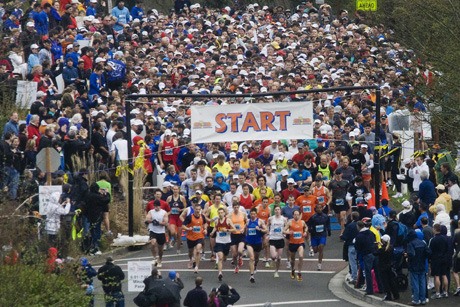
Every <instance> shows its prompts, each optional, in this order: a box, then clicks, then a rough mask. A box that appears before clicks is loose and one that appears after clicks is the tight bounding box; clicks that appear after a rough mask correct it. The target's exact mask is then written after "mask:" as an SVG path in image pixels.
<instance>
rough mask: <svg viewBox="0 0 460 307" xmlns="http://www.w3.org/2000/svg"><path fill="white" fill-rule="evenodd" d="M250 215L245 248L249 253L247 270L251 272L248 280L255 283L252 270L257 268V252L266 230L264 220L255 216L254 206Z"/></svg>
mask: <svg viewBox="0 0 460 307" xmlns="http://www.w3.org/2000/svg"><path fill="white" fill-rule="evenodd" d="M250 217H251V218H250V219H249V221H248V224H247V227H246V248H247V250H248V254H249V272H250V273H251V277H250V278H249V281H250V282H251V283H255V282H256V280H255V278H254V271H255V270H256V268H257V263H258V262H259V253H260V251H261V250H262V238H263V236H264V234H265V233H267V231H268V230H267V228H266V227H265V223H264V221H263V220H261V219H259V218H258V217H257V209H256V208H252V209H251V211H250Z"/></svg>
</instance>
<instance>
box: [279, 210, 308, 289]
mask: <svg viewBox="0 0 460 307" xmlns="http://www.w3.org/2000/svg"><path fill="white" fill-rule="evenodd" d="M284 233H285V234H287V235H289V251H290V252H291V279H294V278H296V276H295V255H296V253H297V252H299V261H298V263H297V270H298V272H297V281H302V264H303V252H304V248H305V243H304V241H305V238H306V237H308V232H307V225H306V224H305V222H304V221H302V220H301V219H300V212H299V211H298V210H295V211H294V218H293V219H292V220H290V221H288V223H287V224H286V227H285V228H284Z"/></svg>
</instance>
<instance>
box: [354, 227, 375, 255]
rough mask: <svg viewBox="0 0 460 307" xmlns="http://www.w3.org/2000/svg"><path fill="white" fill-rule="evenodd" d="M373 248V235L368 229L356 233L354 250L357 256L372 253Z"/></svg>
mask: <svg viewBox="0 0 460 307" xmlns="http://www.w3.org/2000/svg"><path fill="white" fill-rule="evenodd" d="M375 248H376V246H375V235H374V234H373V233H372V232H371V231H370V230H369V229H366V230H364V231H360V232H358V234H357V235H356V239H355V249H356V252H357V253H358V254H360V255H367V254H370V253H374V252H375Z"/></svg>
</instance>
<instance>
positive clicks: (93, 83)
mask: <svg viewBox="0 0 460 307" xmlns="http://www.w3.org/2000/svg"><path fill="white" fill-rule="evenodd" d="M101 87H103V81H102V75H98V74H96V73H95V72H93V73H92V74H91V76H89V92H88V94H89V95H95V94H97V95H99V92H100V90H101Z"/></svg>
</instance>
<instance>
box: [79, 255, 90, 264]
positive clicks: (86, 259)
mask: <svg viewBox="0 0 460 307" xmlns="http://www.w3.org/2000/svg"><path fill="white" fill-rule="evenodd" d="M80 263H81V265H82V266H87V265H88V264H89V261H88V258H85V257H81V258H80Z"/></svg>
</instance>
